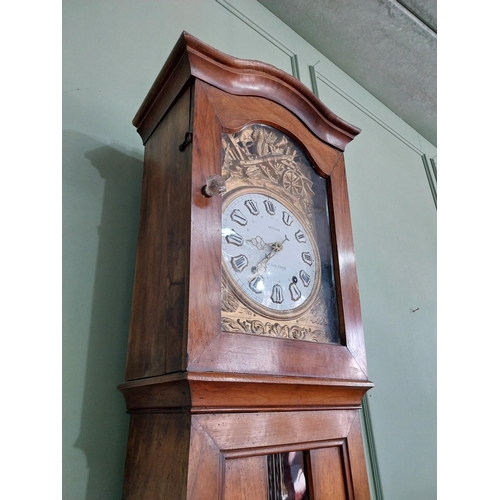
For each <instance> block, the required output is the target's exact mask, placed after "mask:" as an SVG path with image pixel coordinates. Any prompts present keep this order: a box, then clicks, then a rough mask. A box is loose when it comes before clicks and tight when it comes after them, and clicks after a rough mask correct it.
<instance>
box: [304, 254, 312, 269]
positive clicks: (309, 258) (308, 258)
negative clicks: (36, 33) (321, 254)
mask: <svg viewBox="0 0 500 500" xmlns="http://www.w3.org/2000/svg"><path fill="white" fill-rule="evenodd" d="M302 260H303V261H304V262H305V263H306V264H307V265H308V266H312V265H313V258H312V255H311V254H310V253H309V252H302Z"/></svg>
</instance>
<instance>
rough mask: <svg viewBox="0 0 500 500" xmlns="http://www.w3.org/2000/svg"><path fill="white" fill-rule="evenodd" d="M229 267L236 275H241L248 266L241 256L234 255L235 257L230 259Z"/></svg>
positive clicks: (246, 260)
mask: <svg viewBox="0 0 500 500" xmlns="http://www.w3.org/2000/svg"><path fill="white" fill-rule="evenodd" d="M231 265H232V266H233V269H234V270H235V271H236V272H237V273H241V271H243V269H245V267H247V266H248V259H247V258H246V256H245V255H243V254H240V255H236V256H235V257H231Z"/></svg>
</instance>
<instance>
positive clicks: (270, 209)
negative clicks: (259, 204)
mask: <svg viewBox="0 0 500 500" xmlns="http://www.w3.org/2000/svg"><path fill="white" fill-rule="evenodd" d="M264 206H265V207H266V211H267V213H268V214H269V215H274V214H275V213H276V205H275V204H274V203H273V202H272V201H271V200H264Z"/></svg>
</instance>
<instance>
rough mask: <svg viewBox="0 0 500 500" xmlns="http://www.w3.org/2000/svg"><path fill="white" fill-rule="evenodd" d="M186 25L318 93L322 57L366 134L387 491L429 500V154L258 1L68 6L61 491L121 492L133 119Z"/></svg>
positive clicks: (371, 340) (370, 305)
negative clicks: (296, 73)
mask: <svg viewBox="0 0 500 500" xmlns="http://www.w3.org/2000/svg"><path fill="white" fill-rule="evenodd" d="M235 9H236V10H235ZM182 30H186V31H188V32H190V33H192V34H193V35H195V36H197V37H198V38H200V39H202V40H203V41H205V42H207V43H209V44H210V45H213V46H214V47H216V48H218V49H220V50H222V51H224V52H227V53H229V54H231V55H234V56H237V57H242V58H251V59H260V60H263V61H265V62H268V63H271V64H274V65H275V66H278V67H280V68H281V69H283V70H285V71H287V72H289V73H291V72H292V66H291V56H292V55H293V54H296V55H297V58H298V68H299V73H300V78H301V80H302V81H303V82H304V83H305V84H306V85H308V86H309V87H311V86H312V80H311V76H310V73H309V66H310V65H314V64H315V63H316V62H317V61H318V60H319V61H320V62H319V63H318V64H317V65H316V83H317V91H318V94H319V97H320V98H321V99H322V100H323V101H324V102H325V103H326V104H327V105H328V106H329V107H330V108H331V109H332V110H333V111H334V112H335V113H337V114H338V115H339V116H341V117H342V118H344V119H346V120H347V121H350V122H352V123H353V124H355V125H357V126H359V127H360V128H362V130H363V131H362V133H361V135H360V136H359V137H357V138H356V139H355V141H354V142H353V143H352V144H351V145H349V146H348V149H347V151H346V163H347V172H348V182H349V194H350V201H351V210H352V218H353V231H354V241H355V249H356V255H357V264H358V276H359V288H360V294H361V301H362V311H363V320H364V327H365V336H366V343H367V354H368V366H369V374H370V377H371V379H372V380H373V381H374V382H375V384H376V387H375V389H373V390H372V391H371V392H370V397H369V401H370V411H371V415H372V426H373V430H374V440H375V446H376V451H377V456H378V465H379V470H380V480H381V486H382V490H383V495H384V499H385V500H401V499H402V498H404V499H405V500H413V499H415V500H417V499H421V500H430V499H432V498H435V497H436V423H435V422H436V337H435V335H436V332H435V326H436V278H435V273H436V270H435V266H436V256H435V254H436V234H435V225H436V211H435V207H434V204H433V200H432V196H431V192H430V190H429V187H428V183H427V178H426V175H425V172H424V168H423V163H422V160H421V154H423V153H425V154H427V155H428V156H429V157H433V156H434V155H435V154H436V150H435V148H434V146H432V145H431V144H429V143H428V142H427V141H425V140H424V139H423V138H422V137H420V136H419V135H418V134H417V133H416V132H415V131H414V130H413V129H411V128H410V127H409V126H408V125H406V124H405V123H403V122H402V121H401V120H399V118H397V117H396V116H395V115H394V114H393V113H392V112H391V111H389V110H388V109H387V108H385V107H384V106H383V105H382V104H381V103H379V102H378V101H377V100H376V99H375V98H374V97H372V96H371V95H370V94H368V93H367V92H366V91H365V90H364V89H363V88H361V87H360V86H359V85H357V84H356V83H355V82H354V81H353V80H351V79H350V78H349V77H347V76H346V75H345V74H344V73H342V72H341V71H340V70H339V69H338V68H337V67H336V66H334V65H333V64H332V63H330V62H329V61H327V60H326V59H325V58H324V57H323V56H322V55H321V54H320V53H318V52H317V51H316V50H315V49H313V48H312V47H311V46H310V45H308V44H307V43H306V42H305V41H304V40H303V39H301V38H300V37H299V36H298V35H296V34H295V33H294V32H293V31H291V30H290V29H289V28H288V27H287V26H285V25H284V24H283V23H282V22H280V21H279V20H278V19H277V18H276V17H275V16H273V15H272V14H271V13H269V12H268V11H267V10H266V9H265V8H264V7H262V6H261V5H260V4H259V3H257V2H256V1H255V0H231V1H230V2H226V1H223V0H220V1H216V0H189V2H187V1H185V0H169V1H164V0H163V1H159V0H143V1H140V2H139V1H136V0H135V1H132V0H121V1H119V2H118V1H116V0H114V1H104V0H101V1H99V2H97V1H88V0H78V1H70V0H65V1H64V2H63V231H64V233H63V238H64V242H63V370H64V373H63V375H64V380H63V397H64V400H63V498H64V499H65V500H73V499H74V500H80V499H89V500H94V499H105V500H108V499H109V500H112V499H119V498H121V481H122V473H123V465H124V457H125V447H126V441H127V426H128V417H127V415H126V413H125V405H124V401H123V398H122V396H121V395H120V394H119V393H118V391H117V390H116V386H117V385H118V384H119V383H120V382H122V381H123V376H124V365H125V352H126V344H127V335H128V322H129V315H130V302H131V294H132V284H133V273H134V259H135V246H136V237H137V226H138V215H139V201H140V184H141V174H142V153H143V147H142V144H141V141H140V138H139V136H138V135H137V133H136V132H135V129H134V127H133V126H132V124H131V120H132V118H133V116H134V114H135V112H136V111H137V109H138V107H139V105H140V104H141V102H142V100H143V98H144V96H145V95H146V93H147V91H148V90H149V87H150V86H151V83H152V82H153V80H154V78H155V77H156V75H157V73H158V71H159V70H160V68H161V66H162V65H163V63H164V62H165V59H166V58H167V56H168V54H169V53H170V50H171V49H172V47H173V45H174V43H175V42H176V40H177V39H178V37H179V35H180V33H181V31H182ZM281 44H282V45H281ZM417 308H418V311H416V312H411V311H412V310H415V309H417Z"/></svg>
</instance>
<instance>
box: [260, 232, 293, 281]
mask: <svg viewBox="0 0 500 500" xmlns="http://www.w3.org/2000/svg"><path fill="white" fill-rule="evenodd" d="M286 240H288V238H287V237H286V236H285V239H284V240H283V241H277V242H276V243H273V244H272V245H271V251H270V252H269V253H268V254H267V255H266V256H265V257H264V258H263V259H262V260H261V261H259V263H258V264H257V265H256V266H255V268H256V271H255V273H257V272H259V271H261V270H262V269H266V267H267V263H268V262H269V261H270V260H271V259H272V258H273V257H274V256H275V255H276V254H277V253H278V252H281V250H283V243H284V242H285V241H286Z"/></svg>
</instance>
